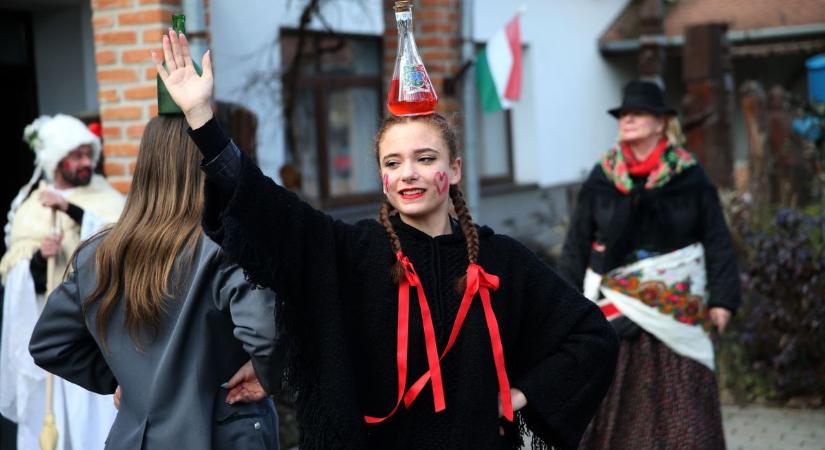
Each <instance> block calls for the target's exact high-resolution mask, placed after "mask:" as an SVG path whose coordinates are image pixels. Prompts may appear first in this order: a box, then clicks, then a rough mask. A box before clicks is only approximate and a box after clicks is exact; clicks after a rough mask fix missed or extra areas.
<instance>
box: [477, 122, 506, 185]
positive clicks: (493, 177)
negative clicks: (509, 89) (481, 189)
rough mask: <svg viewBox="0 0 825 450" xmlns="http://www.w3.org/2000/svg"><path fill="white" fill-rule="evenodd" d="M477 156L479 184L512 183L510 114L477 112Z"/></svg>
mask: <svg viewBox="0 0 825 450" xmlns="http://www.w3.org/2000/svg"><path fill="white" fill-rule="evenodd" d="M478 114H479V115H478V123H479V125H480V126H479V130H480V131H479V136H478V156H479V170H480V171H481V182H482V184H485V185H490V184H500V183H512V182H513V145H512V143H513V139H512V131H511V130H512V128H511V120H512V112H511V111H510V110H507V109H505V110H501V111H496V112H493V113H486V112H484V111H482V110H481V108H479V111H478Z"/></svg>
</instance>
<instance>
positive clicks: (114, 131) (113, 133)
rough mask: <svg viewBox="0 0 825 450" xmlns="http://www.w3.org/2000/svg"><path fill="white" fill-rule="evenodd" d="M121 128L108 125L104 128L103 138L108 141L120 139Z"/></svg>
mask: <svg viewBox="0 0 825 450" xmlns="http://www.w3.org/2000/svg"><path fill="white" fill-rule="evenodd" d="M120 135H121V131H120V127H119V126H116V125H106V126H105V127H103V137H104V138H106V139H120Z"/></svg>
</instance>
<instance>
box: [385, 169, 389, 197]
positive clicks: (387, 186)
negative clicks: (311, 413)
mask: <svg viewBox="0 0 825 450" xmlns="http://www.w3.org/2000/svg"><path fill="white" fill-rule="evenodd" d="M389 191H390V176H389V174H386V173H385V174H384V195H387V192H389Z"/></svg>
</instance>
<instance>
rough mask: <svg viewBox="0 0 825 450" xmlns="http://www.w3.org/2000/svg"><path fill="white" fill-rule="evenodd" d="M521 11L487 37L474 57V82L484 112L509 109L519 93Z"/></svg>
mask: <svg viewBox="0 0 825 450" xmlns="http://www.w3.org/2000/svg"><path fill="white" fill-rule="evenodd" d="M520 17H521V14H516V16H515V17H513V19H511V20H510V22H509V23H507V26H505V27H504V28H503V29H501V30H499V31H498V32H497V33H496V34H494V35H493V37H491V38H490V40H489V41H487V45H486V46H485V47H484V49H483V50H481V51H480V52H479V53H478V57H477V58H476V82H477V83H478V95H479V96H480V97H481V107H482V109H483V110H484V112H495V111H500V110H502V109H509V108H510V107H512V104H513V102H515V101H517V100H518V99H519V97H520V96H521V25H520V23H519V22H520Z"/></svg>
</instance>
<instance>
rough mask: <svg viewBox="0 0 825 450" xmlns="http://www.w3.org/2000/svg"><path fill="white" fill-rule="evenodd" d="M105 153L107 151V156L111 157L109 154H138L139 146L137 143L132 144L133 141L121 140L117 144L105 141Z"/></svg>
mask: <svg viewBox="0 0 825 450" xmlns="http://www.w3.org/2000/svg"><path fill="white" fill-rule="evenodd" d="M103 153H105V154H106V156H107V157H109V156H137V154H138V146H137V144H131V143H126V142H119V143H117V144H115V143H111V142H105V143H104V144H103Z"/></svg>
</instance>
